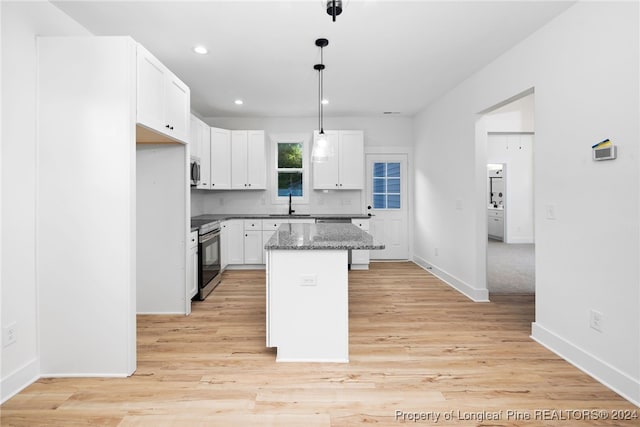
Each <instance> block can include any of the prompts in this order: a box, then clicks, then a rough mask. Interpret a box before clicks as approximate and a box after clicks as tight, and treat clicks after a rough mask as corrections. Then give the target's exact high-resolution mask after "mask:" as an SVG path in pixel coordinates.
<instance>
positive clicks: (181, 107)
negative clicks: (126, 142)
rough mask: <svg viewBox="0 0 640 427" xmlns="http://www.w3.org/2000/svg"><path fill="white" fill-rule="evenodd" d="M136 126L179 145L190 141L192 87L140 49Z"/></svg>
mask: <svg viewBox="0 0 640 427" xmlns="http://www.w3.org/2000/svg"><path fill="white" fill-rule="evenodd" d="M137 58H138V59H137V63H138V67H137V122H138V123H139V124H141V125H143V126H145V127H147V128H149V129H151V130H154V131H156V132H158V133H161V134H164V135H166V136H168V137H169V138H171V139H174V140H176V141H182V142H187V141H188V140H189V125H190V104H191V93H190V90H189V87H187V85H185V84H184V83H183V82H182V81H180V79H178V78H177V77H176V76H175V75H174V74H173V73H172V72H171V71H169V69H168V68H167V67H165V66H164V65H163V64H162V63H161V62H160V61H158V59H156V57H155V56H153V55H152V54H151V53H150V52H149V51H148V50H146V49H145V48H144V47H142V46H141V45H138V47H137Z"/></svg>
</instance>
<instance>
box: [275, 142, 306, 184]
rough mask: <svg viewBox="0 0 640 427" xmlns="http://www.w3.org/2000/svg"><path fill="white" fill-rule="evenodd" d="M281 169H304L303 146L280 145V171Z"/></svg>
mask: <svg viewBox="0 0 640 427" xmlns="http://www.w3.org/2000/svg"><path fill="white" fill-rule="evenodd" d="M281 168H297V169H301V168H302V144H300V143H285V142H279V143H278V169H281ZM279 188H280V187H278V189H279Z"/></svg>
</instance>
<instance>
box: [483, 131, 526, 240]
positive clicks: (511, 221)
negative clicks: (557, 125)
mask: <svg viewBox="0 0 640 427" xmlns="http://www.w3.org/2000/svg"><path fill="white" fill-rule="evenodd" d="M533 149H534V147H533V135H530V134H529V135H519V134H498V135H496V134H490V135H489V138H488V141H487V163H504V164H506V165H507V167H506V171H505V172H506V173H505V175H503V176H504V181H506V182H505V185H506V191H505V198H504V209H505V212H504V213H505V243H533V241H534V238H533Z"/></svg>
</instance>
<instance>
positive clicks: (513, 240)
mask: <svg viewBox="0 0 640 427" xmlns="http://www.w3.org/2000/svg"><path fill="white" fill-rule="evenodd" d="M505 243H508V244H516V245H521V244H532V243H533V238H531V237H509V239H508V241H507V242H505Z"/></svg>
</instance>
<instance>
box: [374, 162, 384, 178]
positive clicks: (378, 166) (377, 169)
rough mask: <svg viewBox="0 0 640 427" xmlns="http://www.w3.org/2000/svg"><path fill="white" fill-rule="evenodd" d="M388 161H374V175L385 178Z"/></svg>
mask: <svg viewBox="0 0 640 427" xmlns="http://www.w3.org/2000/svg"><path fill="white" fill-rule="evenodd" d="M385 166H386V163H374V164H373V176H375V177H380V178H384V176H385V169H386V168H385Z"/></svg>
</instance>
